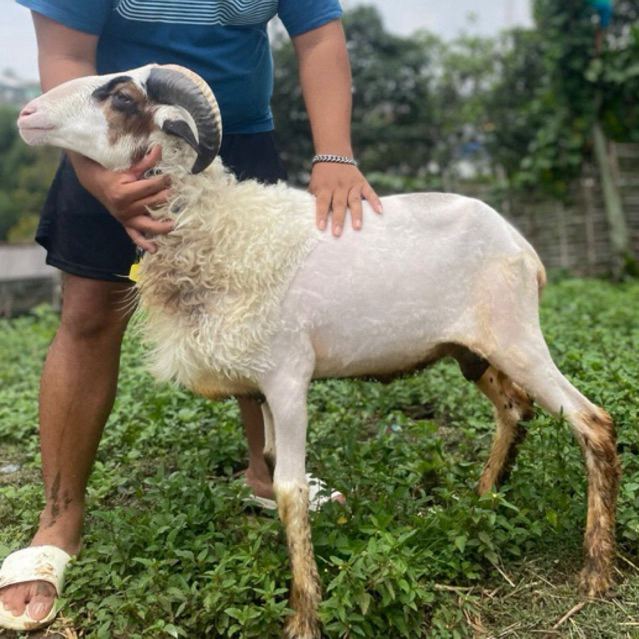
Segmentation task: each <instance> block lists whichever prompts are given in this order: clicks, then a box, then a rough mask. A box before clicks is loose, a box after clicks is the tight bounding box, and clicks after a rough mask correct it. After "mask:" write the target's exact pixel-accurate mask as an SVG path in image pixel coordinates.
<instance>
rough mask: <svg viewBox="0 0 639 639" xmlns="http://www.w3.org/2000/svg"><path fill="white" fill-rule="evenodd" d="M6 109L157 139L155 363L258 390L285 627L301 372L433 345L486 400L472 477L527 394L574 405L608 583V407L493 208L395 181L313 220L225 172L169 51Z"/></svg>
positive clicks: (520, 419) (221, 386)
mask: <svg viewBox="0 0 639 639" xmlns="http://www.w3.org/2000/svg"><path fill="white" fill-rule="evenodd" d="M18 125H19V127H20V132H21V134H22V136H23V138H24V139H25V141H26V142H27V143H29V144H51V145H55V146H59V147H61V148H64V149H69V150H72V151H77V152H79V153H82V154H84V155H86V156H88V157H90V158H92V159H93V160H95V161H97V162H99V163H100V164H102V165H104V166H105V167H107V168H110V169H116V170H117V169H124V168H126V167H128V166H130V165H131V164H133V163H134V162H135V161H136V160H138V159H139V158H141V157H142V156H143V155H144V154H145V153H146V152H147V150H148V149H149V148H150V147H151V146H152V145H154V144H158V143H159V144H161V145H162V147H163V159H162V162H161V164H160V166H159V167H158V169H159V170H160V171H162V172H163V173H166V174H167V175H169V176H170V177H171V180H172V184H173V194H172V196H171V198H170V200H169V202H168V203H167V204H166V206H164V207H162V208H161V210H151V211H149V213H150V215H152V216H154V217H170V218H173V219H174V221H175V230H174V231H172V232H171V233H169V234H168V235H166V236H161V237H157V238H155V242H156V244H157V252H155V253H154V254H147V255H145V256H144V258H143V260H142V262H141V266H140V272H139V282H138V284H137V294H138V297H139V305H140V307H141V309H142V312H143V317H144V319H143V333H144V336H145V339H146V341H147V342H148V343H149V349H150V354H149V359H150V367H151V370H152V371H153V372H154V374H155V375H156V376H157V377H158V378H159V379H162V380H175V381H177V382H179V383H180V384H182V385H184V386H185V387H187V388H189V389H191V390H192V391H194V392H195V393H197V394H200V395H202V396H205V397H209V398H217V397H222V396H226V395H243V394H258V395H259V396H261V397H263V399H264V403H263V414H264V421H265V439H266V449H265V453H266V454H267V455H269V456H270V457H271V458H272V460H273V462H274V491H275V494H276V500H277V504H278V512H279V516H280V518H281V520H282V523H283V525H284V527H285V530H286V535H287V539H288V548H289V559H290V563H291V570H292V582H291V591H290V598H291V607H292V609H293V614H292V616H291V617H290V618H289V619H288V621H287V625H286V633H287V636H289V637H294V638H297V639H317V638H318V637H319V636H320V626H319V622H318V619H317V605H318V602H319V600H320V584H319V577H318V572H317V567H316V564H315V560H314V558H313V549H312V543H311V533H310V525H309V519H308V509H307V505H308V487H307V481H306V477H305V446H306V443H305V442H306V429H307V414H306V395H307V389H308V386H309V383H310V381H311V380H312V379H314V378H327V377H356V376H368V377H377V378H380V379H387V378H389V377H392V376H393V375H396V374H401V373H405V372H408V371H411V370H414V369H417V368H420V367H423V366H425V365H427V364H430V363H432V362H434V361H436V360H438V359H440V358H442V357H446V356H448V357H453V358H455V359H456V360H457V361H458V362H459V365H460V367H461V370H462V373H463V375H464V376H465V377H466V378H467V379H468V380H470V381H472V382H474V383H475V384H476V385H477V387H478V388H479V389H480V390H481V391H482V392H483V393H484V395H486V396H487V397H488V399H489V400H490V401H491V402H492V404H493V406H494V414H495V421H496V434H495V438H494V442H493V445H492V449H491V451H490V455H489V458H488V461H487V463H486V465H485V467H484V470H483V472H482V474H481V477H480V479H479V486H478V490H479V493H480V494H484V493H486V492H487V491H489V490H491V489H493V487H495V486H498V485H499V484H500V482H501V481H503V479H504V478H505V476H506V474H507V473H508V470H509V467H510V465H511V464H512V462H513V460H514V457H515V454H516V451H517V446H518V444H519V442H520V440H521V439H522V436H523V433H524V432H525V429H524V426H523V423H524V422H525V421H526V420H528V419H529V418H530V417H531V415H532V406H533V401H536V402H538V403H539V404H540V405H541V406H542V407H543V408H544V409H546V410H547V411H548V412H549V413H551V414H552V415H554V416H563V417H564V418H565V420H566V421H567V422H568V423H569V424H570V426H571V427H572V430H573V432H574V434H575V436H576V438H577V440H578V442H579V444H580V446H581V448H582V451H583V455H584V458H585V465H586V471H587V478H588V516H587V522H586V532H585V538H584V549H585V565H584V568H583V570H582V573H581V587H582V588H583V590H584V591H585V592H586V594H587V595H590V596H595V595H601V594H604V593H605V592H606V591H607V590H608V589H609V587H610V585H611V571H612V563H613V558H614V554H615V550H614V521H615V511H616V499H617V493H618V488H619V481H620V465H619V461H618V458H617V454H616V449H615V430H614V425H613V422H612V420H611V418H610V416H609V415H608V414H607V413H606V412H605V411H604V410H603V409H601V408H599V407H598V406H596V405H594V404H593V403H591V402H590V401H589V400H588V399H586V398H585V397H584V396H583V395H582V394H580V393H579V391H577V389H576V388H574V387H573V385H572V384H571V383H570V382H569V381H568V380H567V379H566V378H565V377H564V376H563V375H562V373H561V372H560V371H559V369H558V368H557V367H556V365H555V364H554V363H553V361H552V359H551V356H550V353H549V350H548V348H547V345H546V343H545V341H544V338H543V335H542V332H541V329H540V324H539V315H538V303H539V296H540V292H541V290H542V288H543V286H544V283H545V273H544V268H543V265H542V263H541V261H540V259H539V257H538V256H537V254H536V253H535V251H534V249H533V248H532V247H531V245H530V244H529V243H528V242H527V241H526V240H525V239H524V238H523V237H522V236H521V234H520V233H519V232H518V231H516V230H515V229H514V228H513V227H512V226H511V225H510V224H509V223H507V222H506V221H505V220H504V219H503V218H502V217H501V216H500V215H499V214H498V213H497V212H496V211H494V210H493V209H492V208H490V207H489V206H487V205H486V204H484V203H482V202H480V201H478V200H474V199H470V198H466V197H462V196H459V195H451V194H442V193H418V194H404V195H394V196H390V197H386V198H384V199H383V206H384V214H383V215H382V216H373V215H372V214H369V215H368V216H367V219H366V224H365V228H364V229H363V230H361V231H358V232H355V231H353V230H352V229H345V230H344V233H343V235H342V236H341V237H340V238H339V239H338V238H335V237H333V236H331V235H330V234H327V233H321V232H320V231H318V230H317V229H316V226H315V213H314V211H315V203H314V199H313V197H312V196H311V195H309V194H308V193H306V192H304V191H301V190H296V189H293V188H289V187H288V186H286V185H285V184H283V183H280V184H277V185H271V186H266V185H262V184H259V183H257V182H256V181H248V182H238V181H237V180H236V179H235V177H233V176H232V175H231V174H230V173H229V172H227V171H226V170H225V168H224V167H223V166H222V163H221V161H220V160H219V158H216V154H217V151H218V148H219V144H220V139H221V120H220V115H219V110H218V108H217V105H216V103H215V98H214V96H213V94H212V92H211V90H210V89H209V88H208V87H207V86H206V84H205V83H204V82H203V80H202V79H201V78H199V77H198V76H197V75H195V74H193V73H192V72H190V71H189V70H187V69H184V68H182V67H176V66H173V65H167V66H158V65H148V66H145V67H141V68H138V69H133V70H131V71H127V72H124V73H119V74H112V75H106V76H92V77H84V78H79V79H76V80H72V81H70V82H68V83H66V84H63V85H60V86H58V87H56V88H55V89H53V90H51V91H49V92H48V93H46V94H44V95H43V96H41V97H39V98H37V99H35V100H34V101H32V102H30V103H29V104H28V105H27V106H26V107H25V109H24V110H23V111H22V113H21V115H20V118H19V121H18ZM364 208H365V211H367V210H369V207H368V206H367V205H366V203H364Z"/></svg>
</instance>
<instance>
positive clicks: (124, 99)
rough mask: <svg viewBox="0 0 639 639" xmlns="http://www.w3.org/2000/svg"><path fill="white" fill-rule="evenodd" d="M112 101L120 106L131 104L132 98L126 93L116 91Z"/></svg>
mask: <svg viewBox="0 0 639 639" xmlns="http://www.w3.org/2000/svg"><path fill="white" fill-rule="evenodd" d="M113 99H114V100H115V101H116V102H119V103H120V104H131V103H132V102H133V98H132V97H131V96H130V95H129V94H128V93H124V91H116V92H115V93H114V94H113Z"/></svg>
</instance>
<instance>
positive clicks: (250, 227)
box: [138, 146, 319, 395]
mask: <svg viewBox="0 0 639 639" xmlns="http://www.w3.org/2000/svg"><path fill="white" fill-rule="evenodd" d="M178 152H180V151H178V150H175V153H178ZM163 155H164V158H165V160H164V162H163V164H162V165H161V166H160V167H159V169H160V170H161V171H162V172H163V173H166V174H168V175H170V176H171V179H172V184H173V187H172V190H173V195H172V197H171V199H170V201H169V202H168V204H167V206H166V208H163V209H161V210H159V211H155V212H154V213H153V215H154V217H166V216H169V217H172V218H174V220H175V230H174V231H172V232H171V233H169V234H168V235H166V236H161V237H157V238H156V240H155V241H156V244H157V247H158V250H157V252H156V253H154V254H147V255H145V257H144V258H143V260H142V262H141V265H140V270H139V282H138V292H139V298H140V306H141V308H142V309H143V311H144V314H143V320H142V322H141V330H142V333H143V336H144V339H145V341H146V342H147V343H148V344H149V345H150V346H151V349H150V354H149V366H150V369H151V372H152V373H153V374H154V375H155V376H156V377H158V378H159V379H161V380H175V381H177V382H179V383H180V384H183V385H185V386H186V387H188V388H191V389H193V390H197V391H198V392H200V393H202V392H204V394H207V395H215V394H218V393H219V394H225V393H226V392H230V391H231V389H232V388H234V387H236V386H235V385H234V384H237V383H238V382H239V383H241V384H243V385H245V386H247V387H249V388H250V387H253V386H254V381H255V379H256V376H257V375H258V374H260V373H262V372H264V371H266V370H268V369H269V368H270V353H269V342H270V339H271V337H272V336H273V334H274V332H275V330H276V328H277V325H278V321H279V310H280V306H281V302H282V299H283V297H284V295H285V293H286V290H287V288H288V285H289V284H290V282H291V280H292V278H293V276H294V275H295V273H296V271H297V269H298V267H299V265H300V263H301V261H302V260H303V259H304V258H305V257H306V256H307V255H308V253H309V252H310V251H311V250H312V248H313V247H314V246H315V244H316V243H317V242H318V240H319V233H318V231H317V230H316V228H315V215H314V211H315V203H314V199H313V198H312V196H310V195H309V194H308V193H306V192H303V191H299V190H295V189H292V188H289V187H287V186H286V185H285V184H283V183H279V184H276V185H269V186H266V185H263V184H260V183H258V182H256V181H254V180H249V181H242V182H240V181H238V180H237V179H236V178H235V177H234V176H233V175H232V174H231V173H229V172H228V171H226V169H224V167H223V166H222V163H221V161H220V160H219V159H218V160H216V161H215V162H213V164H212V165H211V166H210V167H208V169H207V170H206V171H205V172H203V173H202V174H200V175H191V174H190V173H189V172H188V171H187V170H186V169H184V168H182V167H183V166H184V164H183V162H180V163H179V164H177V163H174V162H172V161H171V160H172V158H171V155H172V152H171V150H170V149H168V148H167V147H166V146H165V148H164V150H163ZM229 382H234V383H231V384H229ZM215 389H217V390H215Z"/></svg>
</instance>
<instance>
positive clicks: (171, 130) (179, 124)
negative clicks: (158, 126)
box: [162, 120, 200, 153]
mask: <svg viewBox="0 0 639 639" xmlns="http://www.w3.org/2000/svg"><path fill="white" fill-rule="evenodd" d="M162 131H164V132H165V133H168V134H169V135H176V136H177V137H179V138H182V139H183V140H184V141H185V142H187V143H188V144H189V146H191V147H192V148H193V149H194V150H195V151H196V152H198V153H199V151H200V146H199V144H198V142H197V140H196V139H195V135H194V133H193V131H192V130H191V127H190V126H189V125H188V124H187V123H186V122H185V121H184V120H164V122H163V123H162Z"/></svg>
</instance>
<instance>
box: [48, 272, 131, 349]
mask: <svg viewBox="0 0 639 639" xmlns="http://www.w3.org/2000/svg"><path fill="white" fill-rule="evenodd" d="M132 310H133V299H132V289H131V287H130V286H129V285H128V284H125V283H123V284H120V283H118V282H105V281H101V280H89V279H86V278H80V277H76V276H70V275H65V276H64V283H63V293H62V313H61V317H60V328H59V332H61V333H62V334H64V335H65V336H67V337H69V338H71V339H84V340H100V339H107V340H116V341H117V340H119V339H121V337H122V335H123V334H124V330H125V329H126V326H127V324H128V321H129V318H130V316H131V313H132Z"/></svg>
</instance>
